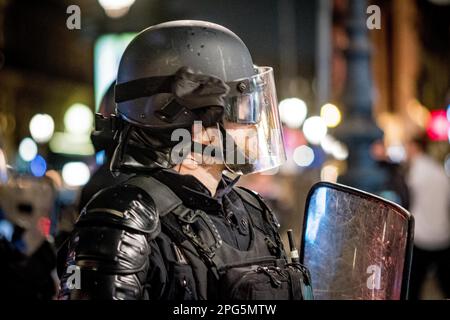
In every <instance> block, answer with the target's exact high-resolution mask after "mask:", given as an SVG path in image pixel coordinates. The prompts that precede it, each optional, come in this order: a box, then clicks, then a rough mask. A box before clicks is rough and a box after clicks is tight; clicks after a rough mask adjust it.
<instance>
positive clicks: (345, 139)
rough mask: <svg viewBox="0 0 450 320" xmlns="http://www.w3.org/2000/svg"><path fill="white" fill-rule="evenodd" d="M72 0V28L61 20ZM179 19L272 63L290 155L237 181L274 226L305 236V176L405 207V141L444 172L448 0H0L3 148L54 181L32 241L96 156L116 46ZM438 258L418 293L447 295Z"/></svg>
mask: <svg viewBox="0 0 450 320" xmlns="http://www.w3.org/2000/svg"><path fill="white" fill-rule="evenodd" d="M71 5H76V6H78V8H79V13H80V21H79V22H80V25H79V27H80V28H79V29H78V28H74V29H70V28H69V27H68V26H69V25H70V23H71V22H73V21H74V20H72V18H73V17H72V14H73V13H74V12H76V11H77V8H75V9H74V7H70V6H71ZM74 10H75V11H74ZM178 19H198V20H207V21H211V22H215V23H218V24H221V25H224V26H226V27H228V28H229V29H231V30H232V31H234V32H235V33H236V34H237V35H239V36H240V37H241V38H242V40H243V41H244V42H245V43H246V45H247V46H248V48H249V50H250V52H251V53H252V56H253V59H254V62H255V63H256V64H258V65H269V66H273V67H274V72H275V76H276V83H277V92H278V99H279V102H280V103H279V107H280V116H281V119H282V121H283V123H284V138H285V144H286V147H287V152H288V161H287V163H286V164H285V165H284V166H283V167H282V168H280V169H279V170H278V171H277V172H271V173H270V174H261V175H251V176H248V177H245V178H243V179H241V182H240V183H241V184H243V185H246V186H248V187H250V188H252V189H254V190H256V191H258V192H259V193H261V194H262V195H263V196H264V197H265V198H266V199H268V201H269V202H270V205H271V206H272V207H273V208H274V209H275V211H276V212H277V214H278V216H279V219H280V222H281V225H282V232H283V234H284V232H285V230H286V229H288V228H292V229H294V232H295V234H297V235H298V238H297V240H298V239H299V238H300V232H301V226H302V220H303V219H302V217H303V212H304V207H305V199H306V196H307V193H308V190H309V189H310V187H311V186H312V185H313V184H314V183H316V182H318V181H321V180H322V181H330V182H341V183H344V184H348V185H351V186H355V187H357V188H360V189H363V190H366V191H369V192H373V193H377V194H379V195H381V196H383V197H385V198H387V199H390V200H392V201H395V202H397V203H399V204H400V205H402V206H404V207H406V208H408V209H410V210H411V211H412V213H413V214H414V209H413V208H414V205H415V203H414V201H415V199H414V194H415V193H414V192H419V191H417V190H416V189H414V188H416V187H417V186H416V185H414V184H412V185H409V184H410V182H409V181H410V180H409V178H408V177H409V176H410V170H411V167H412V166H411V163H412V162H411V160H412V153H411V152H410V149H411V148H413V147H414V146H413V145H414V143H415V146H416V147H417V146H418V145H420V146H425V145H426V147H425V148H424V149H423V150H422V149H420V151H423V152H424V153H425V154H426V155H427V157H429V159H431V160H430V161H432V163H433V165H434V166H435V167H434V169H435V171H436V172H438V175H440V176H441V177H442V181H444V180H446V181H448V179H449V177H450V1H448V0H408V1H405V0H375V1H368V2H366V1H364V0H317V1H306V0H304V1H303V0H302V1H300V0H258V1H256V0H254V1H245V2H244V1H238V0H226V1H225V0H223V1H219V0H214V1H212V0H197V1H188V0H165V1H163V0H98V1H97V0H79V1H77V0H70V1H69V0H40V1H34V0H0V147H1V150H2V151H1V152H2V154H0V162H1V161H4V162H6V163H7V164H8V165H9V166H10V167H12V168H14V172H15V175H16V176H18V177H28V180H29V181H33V182H35V181H38V182H39V183H42V185H45V186H48V185H50V186H51V188H52V191H51V194H52V196H51V197H50V198H51V199H47V198H48V197H47V198H46V197H40V196H37V197H35V198H37V199H33V200H30V201H37V202H39V201H41V202H42V201H48V202H51V205H50V206H49V207H48V209H43V210H44V211H41V212H40V213H39V214H38V217H37V218H36V219H37V220H36V221H37V222H36V225H37V226H38V229H39V230H40V231H41V233H42V234H43V235H44V238H42V237H41V238H42V239H41V238H40V237H38V236H36V237H33V236H31V237H29V239H28V240H27V241H28V242H29V243H33V241H35V242H36V241H44V240H43V239H45V241H48V242H50V243H52V244H53V245H54V246H56V247H57V246H58V245H59V242H58V237H60V236H61V235H62V234H67V233H68V232H70V230H71V228H72V227H73V223H74V221H75V219H76V217H77V215H78V213H79V201H80V194H81V189H82V187H83V186H84V185H85V184H86V183H87V182H88V181H89V179H90V177H91V176H92V174H94V172H95V171H96V169H97V168H98V167H99V166H100V165H101V164H102V163H103V161H104V157H105V153H104V151H101V150H100V151H96V150H95V148H94V146H93V144H92V142H91V140H90V133H91V131H92V129H93V126H94V113H95V112H96V111H97V110H98V108H99V105H100V101H101V99H102V96H103V95H104V94H105V92H106V90H107V89H108V87H109V86H110V84H111V82H112V81H114V80H115V76H116V72H117V66H118V63H119V59H120V57H121V54H122V53H123V50H124V49H125V47H126V46H127V44H128V43H129V42H130V41H131V39H133V37H134V36H135V35H136V33H137V32H139V31H141V30H142V29H144V28H146V27H148V26H151V25H154V24H157V23H161V22H164V21H169V20H178ZM419 138H420V139H419ZM416 149H418V148H416ZM415 151H417V150H415ZM2 159H7V161H6V160H2ZM433 181H436V180H433ZM430 183H431V184H432V182H430ZM439 183H440V182H436V184H437V186H438V187H439ZM442 183H443V184H445V182H442ZM23 185H24V183H22V184H21V183H18V186H17V190H19V189H20V188H23ZM33 187H35V186H34V185H33ZM30 188H31V187H30ZM35 188H37V189H35V191H34V193H33V194H34V195H39V194H41V192H44V191H43V190H47V189H43V187H41V189H39V187H35ZM14 190H15V189H14ZM33 190H34V189H33ZM36 190H37V191H36ZM45 192H46V194H48V192H49V191H45ZM19 194H20V192H15V193H13V195H11V198H7V200H8V201H13V200H11V199H13V198H14V197H18V198H20V197H19ZM1 196H2V197H3V202H5V197H6V195H5V193H2V194H1ZM20 199H22V198H20ZM20 199H19V200H17V201H18V202H20V201H21V200H20ZM14 201H16V200H14ZM435 201H445V199H444V200H441V199H435ZM5 206H6V205H3V209H4V207H5ZM46 208H47V207H46ZM4 210H5V209H4ZM21 210H22V211H24V210H25V211H26V210H27V209H26V208H25V209H24V208H22V209H21ZM430 210H431V209H430ZM447 214H449V215H450V213H449V212H448V211H447ZM5 217H6V215H5V214H4V217H3V218H4V220H8V219H7V218H5ZM1 218H2V217H1V216H0V219H1ZM9 220H11V219H9ZM0 226H1V228H0V229H1V230H2V232H3V233H4V234H6V233H8V231H7V230H8V227H6V226H5V224H0ZM449 232H450V231H449ZM10 233H11V232H10ZM38 239H41V240H38ZM31 247H32V246H31ZM36 247H38V246H37V245H36ZM449 248H450V244H449ZM428 249H429V248H427V250H428ZM441 249H442V248H439V250H441ZM431 251H433V250H431ZM30 254H31V253H30ZM445 259H448V260H447V261H450V255H448V256H446V258H445ZM433 270H434V269H433V267H431V268H429V270H428V269H427V278H426V279H427V280H426V281H425V286H423V287H422V289H421V291H420V292H421V293H420V297H421V298H442V297H444V293H443V292H442V290H441V289H440V287H439V282H440V280H439V277H435V276H433V275H434V274H435V273H434V272H433ZM449 272H450V271H449ZM447 298H450V297H447Z"/></svg>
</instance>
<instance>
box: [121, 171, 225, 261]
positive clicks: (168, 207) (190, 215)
mask: <svg viewBox="0 0 450 320" xmlns="http://www.w3.org/2000/svg"><path fill="white" fill-rule="evenodd" d="M126 183H127V184H131V185H134V186H136V187H139V188H140V189H142V190H143V191H144V192H146V193H147V194H148V195H150V196H151V197H152V198H153V200H154V203H155V206H156V210H157V212H158V213H159V215H160V216H161V217H164V216H165V215H167V214H168V213H170V212H171V213H173V214H174V215H175V216H176V217H177V220H178V222H179V223H180V224H181V226H182V228H181V230H182V234H183V236H181V235H180V234H179V232H176V231H175V230H176V229H177V226H174V225H173V224H174V221H171V219H162V220H161V221H162V222H163V223H166V224H167V225H166V227H167V229H169V230H170V231H171V233H174V232H175V233H176V237H177V238H178V239H182V238H188V239H189V241H190V242H191V243H192V244H193V245H194V246H195V247H196V248H197V250H198V251H199V252H200V254H202V255H203V256H205V257H206V258H207V259H208V261H212V260H211V259H212V257H213V256H214V254H215V251H216V250H217V249H218V248H219V247H220V246H221V245H222V238H221V236H220V234H219V232H218V230H217V228H216V226H215V225H214V223H213V222H212V220H211V218H209V216H208V215H207V214H206V213H205V212H204V211H202V210H193V209H189V208H187V207H185V206H184V205H183V202H182V201H181V199H180V198H179V197H178V196H177V195H176V194H175V193H174V192H173V191H172V190H171V189H170V188H169V187H168V186H166V185H165V184H163V183H162V182H160V181H158V180H157V179H155V178H154V177H151V176H135V177H133V178H131V179H129V180H128V181H127V182H126ZM200 221H202V222H203V223H204V224H205V225H206V227H207V228H208V231H209V232H208V233H205V234H204V235H203V237H200V236H199V235H198V234H197V233H196V232H195V231H194V230H193V228H192V225H193V224H194V223H196V222H200Z"/></svg>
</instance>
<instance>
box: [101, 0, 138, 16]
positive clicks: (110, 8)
mask: <svg viewBox="0 0 450 320" xmlns="http://www.w3.org/2000/svg"><path fill="white" fill-rule="evenodd" d="M98 2H99V3H100V5H101V6H102V7H103V9H104V10H105V13H106V15H107V16H108V17H110V18H120V17H122V16H124V15H126V14H127V13H128V11H129V10H130V8H131V6H132V5H133V4H134V2H135V0H98Z"/></svg>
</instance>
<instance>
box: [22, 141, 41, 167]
mask: <svg viewBox="0 0 450 320" xmlns="http://www.w3.org/2000/svg"><path fill="white" fill-rule="evenodd" d="M37 152H38V147H37V145H36V142H34V140H33V139H31V138H25V139H23V140H22V141H21V142H20V144H19V156H20V157H21V158H22V159H23V160H24V161H27V162H28V161H31V160H33V159H34V157H36V155H37Z"/></svg>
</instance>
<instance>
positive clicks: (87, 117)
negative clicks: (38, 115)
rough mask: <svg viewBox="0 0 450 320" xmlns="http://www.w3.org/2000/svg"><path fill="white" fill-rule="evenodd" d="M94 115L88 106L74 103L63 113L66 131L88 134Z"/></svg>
mask: <svg viewBox="0 0 450 320" xmlns="http://www.w3.org/2000/svg"><path fill="white" fill-rule="evenodd" d="M93 123H94V115H93V114H92V111H91V109H89V107H88V106H86V105H84V104H81V103H75V104H74V105H72V106H71V107H70V108H69V109H68V110H67V111H66V113H65V114H64V126H65V128H66V131H67V132H69V133H72V134H88V133H89V132H90V131H91V130H92V126H93Z"/></svg>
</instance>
